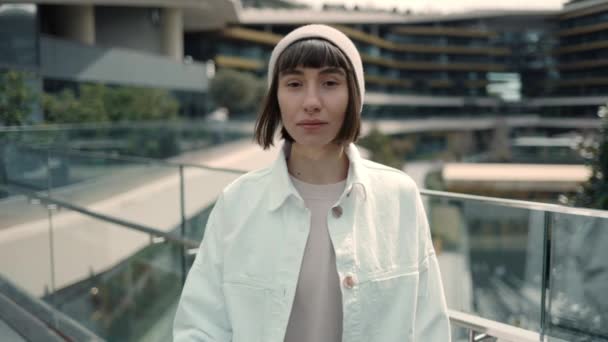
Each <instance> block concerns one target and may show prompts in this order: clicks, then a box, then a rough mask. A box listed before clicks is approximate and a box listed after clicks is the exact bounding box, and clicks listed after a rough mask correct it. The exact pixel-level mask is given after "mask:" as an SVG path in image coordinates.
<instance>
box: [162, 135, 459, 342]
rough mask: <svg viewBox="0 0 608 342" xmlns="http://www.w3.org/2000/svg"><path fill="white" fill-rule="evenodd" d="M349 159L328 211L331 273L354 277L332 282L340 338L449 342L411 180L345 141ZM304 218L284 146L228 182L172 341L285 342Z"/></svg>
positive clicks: (444, 310)
mask: <svg viewBox="0 0 608 342" xmlns="http://www.w3.org/2000/svg"><path fill="white" fill-rule="evenodd" d="M288 146H289V145H286V147H288ZM347 155H348V157H349V160H350V167H349V171H348V177H347V179H346V186H345V190H344V192H343V194H342V195H341V196H340V198H339V199H338V201H337V202H336V204H335V206H334V207H340V208H341V210H340V209H335V210H330V211H329V213H328V215H327V226H328V228H329V233H330V237H331V241H332V243H333V246H334V248H335V253H336V266H337V270H338V275H339V277H340V279H341V280H343V279H345V278H346V277H351V279H354V286H341V290H342V305H343V333H342V339H343V341H344V342H406V341H416V342H429V341H430V342H435V341H436V342H446V341H449V340H450V327H449V319H448V314H447V308H446V303H445V298H444V294H443V287H442V284H441V277H440V274H439V266H438V264H437V259H436V256H435V253H434V249H433V245H432V241H431V238H430V232H429V227H428V223H427V219H426V215H425V212H424V209H423V207H422V202H421V199H420V194H419V192H418V189H417V187H416V184H415V183H414V182H413V181H412V180H411V179H410V178H409V177H408V176H407V175H405V174H404V173H403V172H401V171H398V170H396V169H392V168H389V167H386V166H383V165H380V164H377V163H374V162H371V161H368V160H365V159H362V158H361V157H360V156H359V152H358V150H357V148H356V147H355V145H354V144H350V146H348V148H347ZM310 222H311V221H310V212H309V210H308V209H306V207H305V206H304V201H303V200H302V198H301V197H300V195H299V194H298V192H297V190H296V189H295V188H294V186H293V185H292V183H291V181H290V179H289V174H288V172H287V165H286V161H285V152H284V151H282V152H281V154H280V156H279V158H278V159H277V161H276V162H275V163H274V164H273V166H271V167H270V168H267V169H262V170H259V171H254V172H250V173H248V174H246V175H243V176H241V177H239V178H238V179H237V180H235V181H234V182H233V183H232V184H230V185H229V186H228V187H226V189H224V191H223V193H222V194H221V195H220V197H219V199H218V200H217V202H216V204H215V207H214V209H213V211H212V213H211V215H210V217H209V221H208V223H207V227H206V231H205V235H204V239H203V242H202V244H201V247H200V249H199V251H198V254H197V256H196V259H195V261H194V264H193V265H192V268H191V270H190V273H189V274H188V277H187V280H186V284H185V286H184V289H183V293H182V297H181V299H180V302H179V306H178V308H177V313H176V316H175V322H174V331H173V336H174V340H175V341H225V342H228V341H234V342H283V340H284V337H285V331H286V328H287V322H288V320H289V315H290V312H291V307H292V303H293V299H294V294H295V291H296V285H297V282H298V276H299V272H300V265H301V263H302V256H303V253H304V247H305V245H306V240H307V237H308V232H309V228H310ZM345 283H350V285H352V284H353V282H348V281H347V282H345ZM311 342H312V341H311ZM315 342H316V341H315Z"/></svg>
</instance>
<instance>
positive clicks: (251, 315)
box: [222, 281, 270, 342]
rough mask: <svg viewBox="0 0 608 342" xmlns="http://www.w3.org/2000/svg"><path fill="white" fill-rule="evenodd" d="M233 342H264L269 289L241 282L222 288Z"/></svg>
mask: <svg viewBox="0 0 608 342" xmlns="http://www.w3.org/2000/svg"><path fill="white" fill-rule="evenodd" d="M222 288H223V291H224V298H225V300H226V309H227V311H228V317H229V318H230V323H231V326H232V341H233V342H264V341H265V333H266V332H265V330H266V329H265V323H267V320H269V319H270V317H268V316H269V315H268V306H269V297H270V289H267V288H264V287H262V286H258V285H254V284H248V283H246V282H241V281H238V282H236V281H226V282H224V284H223V286H222Z"/></svg>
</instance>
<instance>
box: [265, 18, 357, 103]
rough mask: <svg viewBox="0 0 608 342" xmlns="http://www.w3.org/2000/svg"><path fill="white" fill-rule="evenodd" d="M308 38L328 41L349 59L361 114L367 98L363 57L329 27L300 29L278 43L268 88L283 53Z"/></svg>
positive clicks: (271, 60)
mask: <svg viewBox="0 0 608 342" xmlns="http://www.w3.org/2000/svg"><path fill="white" fill-rule="evenodd" d="M307 38H321V39H324V40H327V41H328V42H330V43H332V44H333V45H335V46H336V47H337V48H338V49H340V50H341V51H342V53H344V55H345V56H346V58H348V60H349V61H350V64H351V65H352V67H353V69H354V71H355V76H356V78H357V84H358V85H359V92H360V94H359V95H360V96H361V108H360V109H359V113H361V110H362V109H363V99H364V98H365V79H364V78H363V63H362V62H361V56H360V55H359V51H358V50H357V47H356V46H355V44H354V43H353V42H352V41H351V40H350V39H349V38H348V37H347V36H346V35H345V34H344V33H342V32H340V31H338V30H336V29H335V28H333V27H330V26H327V25H318V24H315V25H306V26H301V27H298V28H297V29H295V30H293V31H291V32H290V33H289V34H288V35H286V36H285V37H283V39H281V40H280V41H279V42H278V43H277V45H276V46H275V47H274V50H272V54H271V55H270V62H268V87H270V85H271V84H272V77H273V72H274V67H275V64H276V63H277V59H279V56H280V55H281V53H283V51H284V50H285V49H286V48H287V47H288V46H289V45H291V44H292V43H294V42H296V41H298V40H302V39H307Z"/></svg>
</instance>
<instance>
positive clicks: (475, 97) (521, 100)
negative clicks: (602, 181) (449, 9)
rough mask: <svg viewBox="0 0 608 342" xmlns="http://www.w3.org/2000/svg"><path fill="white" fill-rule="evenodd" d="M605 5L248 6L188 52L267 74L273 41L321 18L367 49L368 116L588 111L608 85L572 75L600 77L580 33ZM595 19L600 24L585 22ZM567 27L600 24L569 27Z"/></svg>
mask: <svg viewBox="0 0 608 342" xmlns="http://www.w3.org/2000/svg"><path fill="white" fill-rule="evenodd" d="M606 8H608V2H606V1H576V2H575V3H568V4H566V6H565V7H564V9H563V10H561V11H494V12H472V13H465V14H452V15H442V16H437V15H433V16H429V15H426V16H425V15H405V14H399V13H388V12H364V11H355V10H353V11H346V10H339V9H334V8H329V9H327V10H324V11H314V10H310V9H243V10H241V11H240V13H239V20H238V22H231V23H229V24H228V25H227V26H226V27H224V28H223V29H221V30H212V31H194V30H191V31H190V32H188V33H187V34H186V43H185V45H186V47H185V48H186V53H187V54H188V55H190V56H192V57H193V58H194V59H195V60H211V59H213V60H214V62H215V64H216V66H217V67H218V68H232V69H238V70H243V71H248V72H252V73H255V74H257V75H259V76H262V77H263V76H264V75H265V72H266V71H265V68H266V63H267V60H268V58H269V55H270V52H271V50H272V47H273V46H274V44H276V42H278V40H280V39H281V37H282V36H283V35H285V34H286V33H288V32H289V31H290V30H292V29H293V28H295V27H297V26H299V25H303V24H307V23H325V24H330V25H333V26H334V27H336V28H338V29H339V30H341V31H343V32H344V33H345V34H346V35H348V36H349V37H350V38H351V39H352V40H353V41H354V42H355V44H356V45H357V46H358V48H359V50H360V51H361V54H362V59H363V62H364V68H365V72H366V82H367V84H366V87H367V89H368V95H367V98H366V104H367V106H366V109H365V112H364V113H365V114H364V115H368V116H369V117H376V116H389V117H412V116H428V115H433V116H441V115H450V116H452V115H484V114H492V115H495V114H501V115H504V114H520V113H533V114H543V115H548V116H575V117H579V116H592V115H595V113H596V111H597V106H598V105H600V104H602V103H605V102H606V101H608V90H607V89H606V85H604V84H603V83H602V80H601V78H600V79H598V77H600V75H596V76H593V77H591V78H589V79H585V82H583V84H581V83H580V82H577V81H576V78H575V77H578V76H576V75H577V73H579V74H580V72H581V70H587V71H588V72H593V73H594V74H595V73H596V71H597V70H598V68H601V66H603V65H604V64H602V63H601V62H597V61H593V62H590V61H589V59H590V58H592V56H591V54H598V53H601V51H602V50H601V49H604V47H603V45H601V39H602V38H601V36H599V35H598V36H597V37H596V38H593V39H595V40H597V42H594V44H592V45H590V46H588V44H586V43H584V41H583V40H581V39H591V38H581V37H580V36H581V35H582V34H584V32H588V31H589V30H591V32H597V31H601V30H603V27H604V26H605V25H602V24H601V20H602V18H603V17H602V15H604V14H603V13H604V12H605V11H606ZM569 18H570V19H569ZM576 18H579V19H576ZM580 18H583V19H580ZM589 20H591V21H593V22H594V23H596V22H600V24H597V23H596V24H593V23H592V24H585V22H588V21H589ZM565 25H570V26H573V27H575V26H576V27H578V26H580V25H587V26H589V25H595V26H592V27H591V28H589V27H583V28H582V29H572V28H570V29H569V30H570V31H567V30H565V28H564V27H565ZM598 25H599V26H598ZM600 33H601V32H600ZM570 36H573V37H575V38H574V39H575V40H572V39H570V38H569V37H570ZM585 37H587V36H585ZM593 37H595V36H593ZM576 39H578V41H579V42H578V43H577V41H576ZM209 42H213V43H212V44H209ZM573 44H574V45H573ZM577 44H578V45H581V44H584V45H581V46H578V45H577ZM569 45H573V46H569ZM598 56H599V55H598ZM575 71H576V72H575Z"/></svg>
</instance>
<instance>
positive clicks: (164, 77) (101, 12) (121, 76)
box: [0, 0, 237, 116]
mask: <svg viewBox="0 0 608 342" xmlns="http://www.w3.org/2000/svg"><path fill="white" fill-rule="evenodd" d="M236 8H237V7H236V6H235V4H234V3H233V2H231V1H230V0H204V1H203V0H201V1H185V0H171V1H168V0H160V1H159V0H150V1H129V0H121V1H114V0H99V1H87V0H81V1H64V2H62V1H45V0H39V1H35V3H31V2H30V1H12V3H10V4H3V5H0V38H1V39H0V69H4V70H7V69H9V70H23V71H28V72H29V73H28V75H29V77H30V78H31V80H32V83H33V84H36V86H35V87H36V88H39V89H42V90H44V91H47V92H51V93H52V92H56V91H60V90H62V89H64V88H66V87H67V88H70V87H71V88H75V86H76V85H78V84H80V83H103V84H106V85H110V86H121V85H123V86H136V87H147V88H158V89H166V90H169V91H170V92H171V93H172V94H173V95H174V96H175V97H176V98H178V99H179V100H180V102H181V107H182V114H184V115H191V116H194V115H202V114H204V113H205V112H206V111H207V109H208V108H207V107H206V98H205V94H206V91H207V87H208V73H207V65H205V64H203V63H198V62H194V61H190V60H187V59H184V39H183V37H184V31H185V30H187V29H190V28H193V29H206V30H208V29H212V28H214V27H223V26H224V25H225V20H228V19H232V20H235V18H236Z"/></svg>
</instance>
